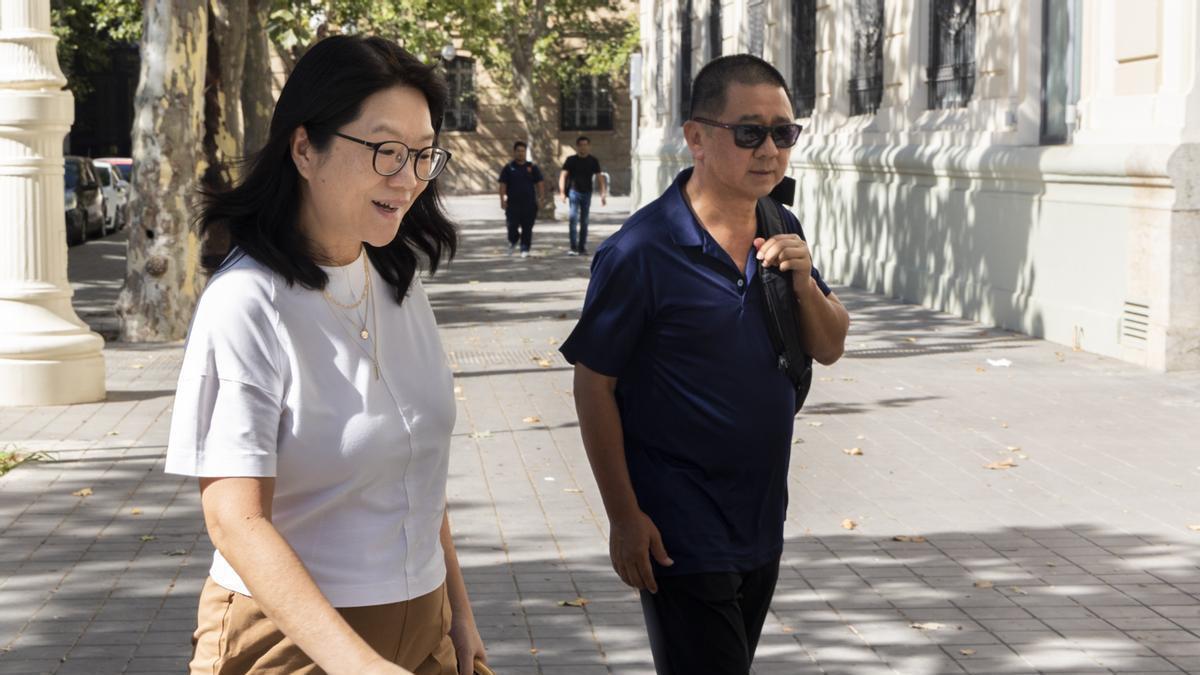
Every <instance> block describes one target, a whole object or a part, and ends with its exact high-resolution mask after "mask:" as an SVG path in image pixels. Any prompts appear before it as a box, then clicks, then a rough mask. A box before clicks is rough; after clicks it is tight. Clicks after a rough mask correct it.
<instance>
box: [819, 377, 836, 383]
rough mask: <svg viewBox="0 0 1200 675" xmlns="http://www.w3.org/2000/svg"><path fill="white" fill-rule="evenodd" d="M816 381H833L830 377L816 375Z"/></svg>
mask: <svg viewBox="0 0 1200 675" xmlns="http://www.w3.org/2000/svg"><path fill="white" fill-rule="evenodd" d="M817 381H818V382H833V378H832V377H818V378H817Z"/></svg>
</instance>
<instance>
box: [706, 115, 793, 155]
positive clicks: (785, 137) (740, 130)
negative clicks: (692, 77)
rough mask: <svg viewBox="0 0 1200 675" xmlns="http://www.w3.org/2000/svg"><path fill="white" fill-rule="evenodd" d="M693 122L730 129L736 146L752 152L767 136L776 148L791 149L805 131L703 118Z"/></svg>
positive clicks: (784, 125)
mask: <svg viewBox="0 0 1200 675" xmlns="http://www.w3.org/2000/svg"><path fill="white" fill-rule="evenodd" d="M692 121H693V122H699V123H700V124H707V125H708V126H710V127H720V128H722V129H729V130H730V131H732V132H733V144H734V145H736V146H738V147H739V148H749V149H751V150H756V149H758V146H760V145H762V144H763V143H765V142H766V141H767V136H770V137H771V140H772V141H774V142H775V147H777V148H790V147H792V146H793V145H795V144H796V140H797V139H799V138H800V132H801V131H802V130H803V129H804V127H801V126H800V125H799V124H776V125H775V126H773V127H768V126H764V125H762V124H725V123H724V122H717V121H715V120H708V119H704V118H703V117H693V118H692Z"/></svg>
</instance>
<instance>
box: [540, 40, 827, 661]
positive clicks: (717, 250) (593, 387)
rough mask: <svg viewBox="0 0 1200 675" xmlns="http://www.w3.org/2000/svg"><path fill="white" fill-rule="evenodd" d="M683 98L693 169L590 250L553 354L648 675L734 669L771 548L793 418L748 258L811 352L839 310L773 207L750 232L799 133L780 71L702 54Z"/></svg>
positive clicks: (744, 59)
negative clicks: (789, 301)
mask: <svg viewBox="0 0 1200 675" xmlns="http://www.w3.org/2000/svg"><path fill="white" fill-rule="evenodd" d="M690 109H691V110H692V114H693V115H694V116H693V117H692V118H691V119H690V120H688V121H686V122H685V123H684V125H683V132H684V138H685V139H686V140H687V144H688V149H689V150H690V151H691V153H692V157H693V160H694V167H693V168H691V169H687V170H685V171H683V172H681V173H680V174H679V176H678V177H677V178H676V179H675V182H674V183H673V184H672V185H671V186H670V187H669V188H668V189H667V191H666V192H665V193H663V195H662V196H661V197H659V198H658V199H656V200H655V201H654V202H652V203H651V204H649V205H648V206H646V207H645V208H643V209H641V210H639V211H638V212H637V213H635V214H634V215H633V216H632V217H630V219H629V220H628V221H626V222H625V224H624V225H623V226H622V227H621V229H620V231H618V232H617V233H616V234H614V235H612V236H611V237H609V238H608V239H607V240H606V241H605V242H604V243H603V244H602V245H601V246H600V248H599V249H598V250H597V251H596V257H595V259H594V260H593V261H592V278H591V281H590V282H589V284H588V290H587V298H586V300H585V301H584V307H583V311H582V313H581V314H580V317H579V323H578V324H577V325H576V326H575V330H574V331H573V332H572V333H571V336H570V337H569V338H568V339H567V341H566V342H565V343H564V344H563V346H562V353H563V355H564V356H565V357H566V358H567V360H568V361H570V362H571V363H573V364H575V406H576V410H577V411H578V413H579V426H580V432H581V434H582V436H583V443H584V447H585V449H586V450H587V454H588V460H589V461H590V463H591V465H592V473H593V474H594V475H595V477H596V483H597V485H598V486H599V488H600V495H601V497H602V498H603V500H604V509H605V511H606V512H607V514H608V520H609V526H610V531H609V554H610V557H611V559H612V564H613V568H614V570H615V571H616V572H617V574H618V575H619V576H620V577H621V580H622V581H624V582H625V583H626V584H628V585H630V586H632V587H634V588H637V589H640V590H641V598H642V611H643V614H644V615H645V619H646V628H647V631H648V632H649V636H650V648H651V652H652V653H653V655H654V663H655V668H656V669H657V671H658V673H659V675H692V674H693V673H705V674H709V673H711V674H713V675H748V673H749V671H750V664H751V662H752V660H753V658H754V651H755V648H756V646H757V644H758V638H759V635H760V633H761V631H762V626H763V622H764V620H765V618H766V615H767V612H768V610H769V607H770V603H771V597H772V595H773V594H774V591H775V582H776V580H777V579H778V575H779V564H780V560H781V556H782V554H783V526H784V520H785V518H786V512H787V480H788V466H789V463H790V454H791V441H792V431H793V424H794V416H795V412H796V408H795V402H796V399H795V393H796V392H795V388H794V387H793V386H792V382H791V380H789V379H788V376H787V375H786V374H785V373H784V372H783V371H781V370H780V369H779V368H778V366H777V363H778V361H777V354H776V352H775V349H774V346H773V344H772V342H771V337H770V335H769V334H768V332H767V322H766V318H767V317H766V315H765V312H766V309H765V305H766V302H765V297H764V293H763V287H762V280H761V278H760V277H759V275H758V270H757V265H758V262H759V261H761V262H762V264H763V265H764V266H766V267H776V268H778V269H779V270H781V271H783V272H784V273H786V274H789V275H790V276H791V284H792V293H793V295H794V296H795V299H796V311H797V315H798V317H799V319H800V324H801V338H802V343H803V346H804V349H805V351H806V352H807V353H808V354H810V355H811V356H812V357H813V359H815V360H816V361H818V362H820V363H823V364H825V365H829V364H832V363H833V362H835V361H837V360H838V359H839V358H840V357H841V355H842V351H843V349H844V345H845V339H846V331H847V329H848V328H849V324H850V317H849V315H848V314H847V312H846V309H845V307H843V306H842V304H841V302H840V301H839V300H838V299H837V296H836V295H835V294H834V293H833V292H831V291H830V290H829V287H828V286H826V285H825V282H824V281H823V280H822V279H821V275H820V273H819V272H818V271H817V269H816V268H815V267H813V263H812V256H811V253H810V251H809V248H808V245H807V244H806V243H805V242H804V241H803V240H802V239H801V238H800V235H799V231H800V229H799V222H798V221H797V220H796V217H795V216H794V215H793V214H792V213H791V212H790V211H787V210H785V209H782V208H781V209H780V211H781V213H780V215H781V217H782V218H783V220H784V224H785V225H786V227H787V229H788V230H789V231H790V233H789V234H780V235H776V236H773V237H771V238H770V239H763V238H762V237H759V236H758V222H757V219H756V214H755V205H756V203H757V201H758V199H759V198H761V197H764V196H766V195H767V194H768V193H770V192H771V190H772V188H774V187H775V186H776V185H777V184H778V183H779V182H780V181H781V180H782V179H783V178H784V175H785V173H786V172H787V168H788V156H789V154H790V152H791V151H790V148H791V147H792V146H793V145H794V144H795V143H796V140H797V138H798V137H799V134H800V128H799V126H798V125H796V124H795V123H794V119H793V114H792V110H793V109H792V103H791V100H790V95H789V93H788V89H787V84H786V82H785V81H784V79H783V77H782V76H781V75H780V74H779V71H777V70H776V69H775V68H773V67H772V66H771V65H770V64H768V63H767V62H766V61H763V60H762V59H759V58H757V57H754V56H750V55H747V54H740V55H735V56H727V57H721V58H719V59H716V60H714V61H712V62H711V63H709V64H708V65H707V66H705V67H704V68H703V69H701V71H700V72H699V73H698V74H697V75H696V80H695V82H694V84H693V85H692V102H691V108H690ZM772 206H778V205H774V204H773V205H772Z"/></svg>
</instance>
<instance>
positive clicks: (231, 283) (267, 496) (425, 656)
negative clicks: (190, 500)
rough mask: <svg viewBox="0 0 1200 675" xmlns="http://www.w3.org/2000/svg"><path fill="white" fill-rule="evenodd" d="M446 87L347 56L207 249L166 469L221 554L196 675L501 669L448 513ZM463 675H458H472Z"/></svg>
mask: <svg viewBox="0 0 1200 675" xmlns="http://www.w3.org/2000/svg"><path fill="white" fill-rule="evenodd" d="M446 98H447V90H446V84H445V83H444V81H443V80H442V79H441V77H440V76H439V75H438V74H436V72H435V71H434V70H433V69H432V68H431V67H428V66H425V65H423V64H422V63H420V62H419V61H418V60H417V59H415V58H414V57H413V56H412V55H410V54H408V53H407V52H405V51H404V50H403V49H401V48H399V47H398V46H396V45H395V44H393V43H391V42H388V41H386V40H382V39H378V38H365V39H364V38H361V37H332V38H329V39H326V40H324V41H322V42H320V43H318V44H316V45H315V46H314V47H312V49H310V50H309V51H308V52H307V53H306V54H305V55H304V57H303V58H302V59H301V60H300V62H299V63H298V64H297V65H296V68H295V70H294V71H293V73H292V74H291V76H290V77H289V79H288V81H287V83H286V85H285V86H284V88H283V91H282V93H281V94H280V97H279V101H278V103H277V105H276V108H275V112H274V115H273V118H272V120H271V128H270V136H269V139H268V141H267V143H266V145H265V147H263V148H262V149H261V151H259V152H258V154H257V155H256V156H255V157H254V161H253V163H252V164H251V165H250V166H249V169H248V173H247V174H246V175H245V176H244V178H243V179H242V180H241V182H240V183H239V184H238V185H237V186H236V187H234V188H233V189H232V190H230V191H228V192H223V193H209V194H206V195H205V201H204V205H203V208H202V209H201V212H200V215H199V218H198V220H199V222H200V225H201V227H202V228H203V229H204V230H210V229H211V228H214V227H217V226H222V227H224V228H225V229H227V231H228V233H229V237H230V240H231V242H232V245H233V249H232V251H231V252H230V254H229V256H228V257H227V258H226V259H225V260H224V262H223V263H221V264H219V265H218V266H217V267H216V269H213V270H211V271H212V272H213V276H212V279H211V281H210V282H209V284H208V287H207V288H206V290H205V292H204V294H203V296H202V297H201V299H200V302H199V306H198V307H197V309H196V313H195V316H194V318H193V321H192V327H191V330H190V333H189V337H188V343H187V348H186V352H185V355H184V362H183V366H182V370H181V372H180V376H179V386H178V391H177V395H176V401H175V409H174V417H173V419H172V423H171V435H170V440H169V444H168V451H167V466H166V470H167V471H168V472H170V473H177V474H183V475H189V476H196V477H198V478H199V483H200V494H201V504H202V506H203V511H204V518H205V522H206V524H207V528H208V533H209V536H210V538H211V539H212V542H213V544H214V545H215V547H216V551H215V552H214V555H213V562H212V566H211V568H210V572H209V578H208V580H207V582H206V583H205V585H204V589H203V591H202V593H201V597H200V608H199V613H198V626H197V629H196V633H195V637H194V640H193V643H194V645H195V649H194V653H193V657H192V662H191V672H192V673H202V672H203V673H280V674H282V673H289V674H290V673H319V672H328V673H356V674H358V673H410V672H412V673H417V674H418V675H426V674H428V675H435V674H436V675H452V674H459V673H461V674H466V673H471V672H472V668H473V667H478V668H479V669H480V671H484V670H485V667H484V666H482V665H479V664H482V662H484V661H485V655H484V649H483V644H482V641H481V640H480V637H479V632H478V631H477V629H476V627H475V621H474V618H473V616H472V613H471V607H470V603H469V601H468V598H467V592H466V587H465V585H464V583H463V576H462V572H461V570H460V568H459V564H458V559H457V557H456V554H455V549H454V542H453V540H452V538H451V535H450V525H449V519H448V517H447V514H446V478H447V466H448V454H449V447H450V434H451V430H452V428H453V426H454V418H455V403H454V394H453V384H452V379H451V374H450V371H449V369H448V367H447V364H446V357H445V354H444V352H443V350H442V345H441V342H440V340H439V337H438V333H437V326H436V324H435V322H434V316H433V312H432V310H431V309H430V305H429V300H428V299H427V297H426V295H425V290H424V288H423V287H422V285H421V281H420V279H419V277H418V271H419V270H420V269H421V268H423V267H424V268H426V269H428V270H429V271H430V273H432V272H433V271H434V270H436V269H437V266H438V263H439V261H441V259H442V257H443V256H447V257H449V256H453V254H454V251H455V247H456V244H457V235H456V232H455V228H454V226H453V225H452V224H451V223H450V221H449V220H448V219H447V217H446V215H445V213H444V212H443V210H442V206H441V204H440V202H439V198H438V191H437V183H436V178H437V176H438V174H439V173H441V171H442V170H443V169H444V168H445V167H446V164H447V162H448V161H449V160H450V153H449V152H447V151H445V150H443V149H442V148H440V147H438V144H437V142H438V129H439V127H440V124H441V120H442V112H443V110H444V108H445V105H446ZM459 664H461V665H459Z"/></svg>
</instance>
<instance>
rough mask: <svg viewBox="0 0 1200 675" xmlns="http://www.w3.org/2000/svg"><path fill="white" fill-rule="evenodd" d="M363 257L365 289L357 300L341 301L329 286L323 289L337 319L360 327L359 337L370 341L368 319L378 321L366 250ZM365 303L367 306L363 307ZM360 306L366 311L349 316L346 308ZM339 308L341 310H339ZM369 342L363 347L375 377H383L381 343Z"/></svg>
mask: <svg viewBox="0 0 1200 675" xmlns="http://www.w3.org/2000/svg"><path fill="white" fill-rule="evenodd" d="M362 258H363V290H362V293H361V294H360V295H359V296H358V299H357V300H354V301H353V302H351V303H349V304H347V303H343V302H339V301H338V300H337V299H336V298H334V297H333V294H332V293H330V292H329V289H328V288H326V289H324V290H323V292H322V295H324V296H325V300H326V301H327V302H328V304H329V309H330V310H331V311H333V313H334V315H335V317H336V318H337V319H339V320H344V321H346V322H347V323H349V324H350V325H349V326H348V328H350V329H351V330H352V329H354V328H358V329H359V330H358V337H360V338H362V339H363V340H364V341H369V340H371V331H369V330H367V323H368V321H369V322H371V323H372V324H374V323H375V322H376V317H375V297H374V294H373V293H372V289H371V271H370V267H369V263H368V262H367V255H366V252H363V254H362ZM364 305H365V307H363V306H364ZM359 307H363V308H364V309H365V313H363V314H357V312H356V314H357V315H356V316H349V315H348V313H347V312H346V310H358V308H359ZM339 308H340V310H341V311H339ZM356 319H357V320H356ZM343 325H345V324H343ZM372 329H378V325H372ZM376 332H378V331H377V330H376ZM347 333H350V331H349V330H348V331H347ZM353 339H354V338H353V337H351V340H353ZM368 344H369V347H362V349H363V351H364V352H365V355H366V357H367V360H368V361H370V362H371V369H372V370H373V371H374V373H375V379H376V380H379V379H382V378H381V373H380V368H379V343H378V340H376V341H372V342H369V343H368Z"/></svg>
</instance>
